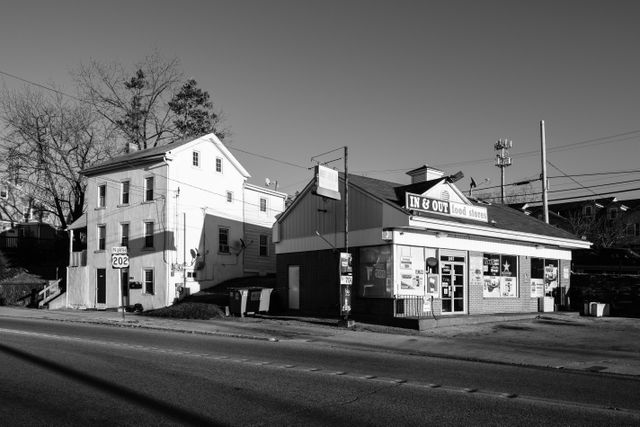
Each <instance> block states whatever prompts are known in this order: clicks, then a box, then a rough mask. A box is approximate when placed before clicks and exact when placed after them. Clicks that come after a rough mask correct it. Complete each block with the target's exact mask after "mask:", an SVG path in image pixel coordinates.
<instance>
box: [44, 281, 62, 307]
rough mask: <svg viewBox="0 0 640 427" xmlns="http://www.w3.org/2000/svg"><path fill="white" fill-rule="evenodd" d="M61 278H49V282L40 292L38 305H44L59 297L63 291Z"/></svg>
mask: <svg viewBox="0 0 640 427" xmlns="http://www.w3.org/2000/svg"><path fill="white" fill-rule="evenodd" d="M60 280H62V279H58V280H49V284H48V285H47V286H45V287H44V289H43V290H41V291H40V292H38V307H42V306H44V305H45V304H47V303H49V301H51V300H52V299H54V298H55V297H57V296H58V295H60V294H61V293H62V289H61V288H60Z"/></svg>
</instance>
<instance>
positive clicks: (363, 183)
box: [341, 174, 579, 240]
mask: <svg viewBox="0 0 640 427" xmlns="http://www.w3.org/2000/svg"><path fill="white" fill-rule="evenodd" d="M342 176H343V175H342V174H341V177H342ZM440 181H441V180H440V179H436V180H432V181H427V182H424V183H417V184H422V186H419V185H416V184H412V185H400V184H398V183H395V182H390V181H382V180H379V179H375V178H369V177H364V176H359V175H352V174H349V183H350V185H353V186H355V187H358V188H360V189H361V190H363V191H364V192H366V193H368V194H370V195H372V196H373V197H375V198H377V199H380V200H382V201H383V202H385V203H388V204H390V205H392V206H394V207H396V208H398V209H401V210H403V211H405V212H407V214H409V211H406V210H405V209H404V204H405V198H404V197H405V196H404V195H405V193H406V192H407V191H409V189H410V190H415V192H416V193H418V194H420V192H424V191H426V190H428V189H429V188H431V187H433V185H435V184H436V183H437V182H440ZM430 183H431V184H430ZM414 185H415V187H414ZM419 190H422V191H419ZM411 192H413V191H411ZM470 202H471V203H472V204H473V205H475V206H481V207H484V208H486V209H487V214H488V218H489V224H487V225H486V226H487V227H492V228H494V227H495V228H497V229H501V230H509V231H516V232H521V233H530V234H538V235H543V236H550V237H556V238H561V239H573V240H579V239H578V237H576V236H575V235H573V234H571V233H569V232H567V231H564V230H561V229H559V228H557V227H554V226H553V225H549V224H547V223H545V222H544V221H541V220H539V219H537V218H533V217H531V216H529V215H525V214H524V213H522V212H518V211H517V210H515V209H512V208H511V207H509V206H507V205H497V204H486V203H479V202H474V201H473V200H470ZM420 216H424V217H428V218H434V219H438V220H446V221H449V222H452V223H460V224H473V225H478V222H477V221H473V220H470V219H464V218H457V217H449V216H443V215H439V214H437V213H431V212H421V213H420Z"/></svg>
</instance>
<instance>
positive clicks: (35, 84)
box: [0, 70, 93, 105]
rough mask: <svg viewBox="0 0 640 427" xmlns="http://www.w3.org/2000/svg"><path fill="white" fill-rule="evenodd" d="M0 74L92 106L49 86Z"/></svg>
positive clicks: (2, 72) (1, 72)
mask: <svg viewBox="0 0 640 427" xmlns="http://www.w3.org/2000/svg"><path fill="white" fill-rule="evenodd" d="M0 74H2V75H5V76H7V77H11V78H13V79H16V80H20V81H21V82H23V83H27V84H30V85H33V86H37V87H39V88H41V89H45V90H48V91H51V92H55V93H57V94H58V95H63V96H66V97H69V98H71V99H75V100H76V101H79V102H83V103H86V104H90V105H93V104H91V103H90V102H88V101H87V100H84V99H80V98H78V97H76V96H74V95H70V94H68V93H66V92H63V91H61V90H58V89H54V88H52V87H49V86H45V85H43V84H40V83H36V82H32V81H31V80H27V79H23V78H22V77H19V76H16V75H13V74H11V73H7V72H5V71H2V70H0Z"/></svg>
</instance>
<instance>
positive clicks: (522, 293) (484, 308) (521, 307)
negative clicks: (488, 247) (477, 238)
mask: <svg viewBox="0 0 640 427" xmlns="http://www.w3.org/2000/svg"><path fill="white" fill-rule="evenodd" d="M482 257H483V254H482V252H469V270H470V272H469V300H468V309H469V314H470V315H473V314H492V313H531V312H536V311H538V299H537V298H531V282H530V280H529V277H530V273H531V258H530V257H526V256H520V257H518V297H514V298H507V297H503V298H484V297H483V296H482V288H483V279H482V275H481V274H480V275H479V277H478V274H477V272H476V271H475V270H477V269H478V268H480V270H481V271H482Z"/></svg>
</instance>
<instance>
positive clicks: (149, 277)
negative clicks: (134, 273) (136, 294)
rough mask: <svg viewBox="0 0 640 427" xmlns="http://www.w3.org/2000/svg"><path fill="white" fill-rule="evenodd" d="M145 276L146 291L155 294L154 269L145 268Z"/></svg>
mask: <svg viewBox="0 0 640 427" xmlns="http://www.w3.org/2000/svg"><path fill="white" fill-rule="evenodd" d="M143 276H144V293H145V294H149V295H153V292H154V289H153V288H154V286H153V269H152V268H145V269H144V271H143Z"/></svg>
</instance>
